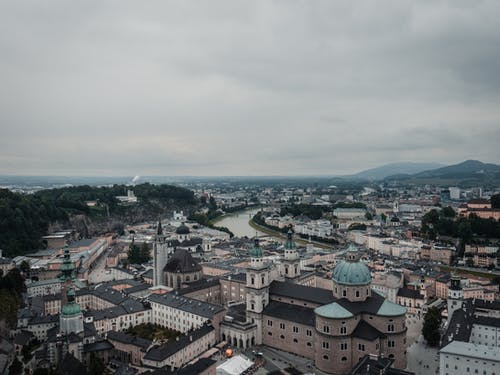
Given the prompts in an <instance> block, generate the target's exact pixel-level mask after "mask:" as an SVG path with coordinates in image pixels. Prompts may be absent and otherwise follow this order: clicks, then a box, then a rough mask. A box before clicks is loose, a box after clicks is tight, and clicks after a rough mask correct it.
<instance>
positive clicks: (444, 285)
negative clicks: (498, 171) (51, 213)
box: [0, 179, 500, 375]
mask: <svg viewBox="0 0 500 375" xmlns="http://www.w3.org/2000/svg"><path fill="white" fill-rule="evenodd" d="M182 185H183V187H182V188H173V187H168V186H163V185H158V187H154V185H149V184H146V185H141V181H135V182H134V183H129V184H127V185H124V186H123V187H116V186H115V187H114V188H106V187H95V188H93V187H89V186H87V187H78V186H75V187H63V188H61V187H57V188H53V189H50V190H43V189H42V190H40V191H39V192H36V191H31V192H29V194H27V192H19V190H16V189H13V190H15V191H17V192H8V190H3V194H4V196H5V198H4V199H7V197H8V198H9V199H12V202H18V199H17V197H23V196H24V197H26V199H40V198H41V197H45V198H44V199H49V198H48V197H49V195H48V194H49V193H50V194H51V195H50V197H51V199H54V202H55V203H54V205H55V206H54V207H55V209H59V208H61V207H63V208H64V209H65V211H64V212H65V214H66V215H67V216H64V215H63V216H61V218H59V219H58V220H55V221H54V223H52V224H51V225H50V226H49V227H47V228H48V230H47V231H46V233H44V234H43V236H41V238H40V239H39V242H36V243H35V246H34V247H33V249H27V248H26V247H24V248H23V249H24V250H22V249H21V250H19V248H18V247H16V246H15V243H14V239H12V238H10V239H5V238H3V239H2V240H3V241H4V242H3V243H4V244H5V245H6V248H5V249H3V253H2V254H1V258H0V267H1V274H2V278H1V281H0V293H1V295H2V300H3V301H4V306H2V308H0V312H1V314H2V316H1V317H2V326H1V333H2V337H1V345H0V372H2V373H8V374H24V373H32V374H37V375H40V374H59V373H60V374H69V373H71V374H86V373H90V374H102V373H109V374H127V375H128V374H130V375H133V374H151V375H152V374H155V375H156V374H173V373H175V374H267V373H271V374H369V373H377V374H457V373H471V374H474V373H480V374H494V373H496V371H497V370H495V368H498V367H499V366H500V356H499V350H500V349H499V348H500V298H499V296H500V290H499V283H500V264H499V259H500V250H499V249H500V245H499V242H500V223H499V219H500V194H499V193H500V188H498V187H494V186H491V185H490V186H482V185H475V186H467V187H464V186H462V187H458V186H449V187H443V186H439V185H430V184H424V185H411V184H405V183H396V182H387V181H385V182H383V183H365V182H359V181H358V182H340V183H338V184H337V185H334V184H327V183H325V182H324V181H322V182H321V183H309V182H308V181H307V180H306V179H301V180H297V181H291V182H290V181H272V182H269V181H265V182H258V183H257V182H256V183H253V184H249V183H247V182H245V181H243V182H242V181H239V180H231V181H220V182H213V181H209V182H207V181H187V182H184V183H183V184H182ZM106 189H115V190H109V191H110V192H113V194H115V195H114V196H109V194H108V193H107V192H108V190H106ZM115 191H116V192H119V194H118V193H114V192H115ZM47 192H48V193H47ZM12 194H14V195H12ZM15 194H17V195H15ZM44 194H45V195H44ZM99 194H100V195H99ZM158 194H160V195H158ZM161 194H163V196H161ZM166 194H170V195H168V199H167V198H166V197H167V195H166ZM61 197H65V198H64V200H62V198H61ZM173 197H175V198H173ZM90 198H93V199H90ZM163 198H165V202H168V203H167V204H166V205H165V206H161V207H162V209H161V210H160V212H161V213H160V214H159V215H157V216H156V215H152V216H155V217H152V216H149V217H150V219H147V220H144V221H140V220H139V221H138V220H135V219H134V216H133V214H131V213H134V212H135V213H137V212H141V215H144V213H143V211H141V210H140V209H143V208H144V207H150V208H149V210H154V209H156V208H158V207H160V206H153V205H152V204H153V203H152V202H153V201H155V202H156V203H158V202H160V203H161V202H163V200H162V199H163ZM105 199H108V200H107V201H105ZM176 199H177V200H176ZM146 201H147V204H146ZM61 202H62V203H61ZM68 202H70V203H68ZM75 202H76V203H79V205H78V204H76V203H75ZM160 203H158V204H160ZM10 204H11V206H12V205H14V204H15V203H10ZM154 207H156V208H154ZM2 209H3V210H4V214H5V215H8V213H9V212H10V211H5V210H6V208H2ZM155 212H156V211H155ZM120 215H121V217H123V218H124V219H123V221H122V222H119V223H118V224H117V223H116V220H118V219H117V217H120ZM81 216H84V218H83V219H82V218H81ZM5 217H7V216H5ZM75 217H78V218H79V220H76V219H75ZM141 217H142V216H141ZM144 217H145V218H147V217H148V216H147V215H146V216H144ZM26 220H28V219H26ZM110 221H112V222H113V225H114V228H115V229H114V230H111V229H110V226H109V225H108V224H109V223H108V222H110ZM127 221H129V222H127ZM26 222H28V221H26ZM82 222H83V223H86V224H85V226H83V227H82V225H83V224H82ZM70 223H73V224H75V225H77V226H78V227H76V226H75V227H72V226H71V224H70ZM93 223H94V224H95V223H100V224H99V225H94V224H93ZM103 223H104V224H103ZM64 225H69V226H66V227H64ZM82 228H84V229H82ZM100 232H101V233H100ZM9 233H10V232H9ZM16 233H17V232H16ZM7 240H8V241H7ZM9 241H10V242H9ZM23 246H28V245H23ZM458 369H460V370H458ZM464 369H466V370H464ZM373 371H375V372H373ZM464 371H465V372H464Z"/></svg>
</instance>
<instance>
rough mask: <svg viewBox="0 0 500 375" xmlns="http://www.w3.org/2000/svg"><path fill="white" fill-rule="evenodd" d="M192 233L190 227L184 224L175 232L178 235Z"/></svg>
mask: <svg viewBox="0 0 500 375" xmlns="http://www.w3.org/2000/svg"><path fill="white" fill-rule="evenodd" d="M190 232H191V231H190V230H189V227H188V226H187V225H186V224H184V223H182V224H181V225H179V227H178V228H177V229H176V230H175V233H177V234H189V233H190Z"/></svg>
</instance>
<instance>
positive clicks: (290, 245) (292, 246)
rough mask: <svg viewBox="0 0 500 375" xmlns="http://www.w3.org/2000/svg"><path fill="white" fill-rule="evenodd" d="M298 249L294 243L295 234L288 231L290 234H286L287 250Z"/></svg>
mask: <svg viewBox="0 0 500 375" xmlns="http://www.w3.org/2000/svg"><path fill="white" fill-rule="evenodd" d="M295 248H296V245H295V242H294V241H293V232H292V229H291V228H290V229H288V233H287V234H286V243H285V249H287V250H294V249H295Z"/></svg>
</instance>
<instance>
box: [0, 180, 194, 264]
mask: <svg viewBox="0 0 500 375" xmlns="http://www.w3.org/2000/svg"><path fill="white" fill-rule="evenodd" d="M129 188H131V187H127V186H125V185H114V186H111V187H95V186H88V185H83V186H74V187H65V188H58V189H49V190H42V191H39V192H37V193H35V194H19V193H13V192H11V191H9V190H6V189H0V249H3V250H4V252H5V255H7V256H16V255H21V254H26V253H28V252H30V251H32V250H35V249H38V248H40V247H42V246H43V244H42V243H41V241H40V240H41V237H42V236H43V235H45V234H47V231H48V230H49V228H50V227H51V226H52V225H54V224H55V223H59V225H60V226H61V227H65V226H68V225H74V222H73V219H74V218H76V217H78V218H79V219H80V222H84V224H85V227H84V229H85V230H84V231H80V230H79V231H80V232H81V233H82V232H86V233H83V234H84V235H92V234H96V233H97V232H98V231H99V230H101V229H102V231H106V230H108V229H109V227H110V225H109V223H113V225H115V226H116V228H119V227H120V226H121V227H123V224H127V223H129V222H130V221H132V220H134V219H137V220H148V219H152V218H157V217H158V216H159V215H162V214H165V213H166V212H167V210H172V209H176V208H179V207H180V208H185V207H186V206H191V205H195V204H196V203H197V200H196V198H195V196H194V194H193V192H192V191H190V190H188V189H184V188H181V187H177V186H171V185H152V184H141V185H136V186H134V187H133V188H132V190H133V191H134V194H135V195H136V197H137V198H138V200H139V202H138V203H137V204H130V205H128V204H125V205H123V204H120V203H119V201H118V200H117V199H116V198H115V197H116V196H119V195H126V191H127V189H129ZM87 201H96V202H97V205H96V206H94V207H89V206H88V205H87V204H86V202H87ZM89 223H91V224H92V231H89V230H88V227H89V226H90V224H89ZM117 223H118V224H119V225H116V224H117ZM77 229H79V228H77Z"/></svg>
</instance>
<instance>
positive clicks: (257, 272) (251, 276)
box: [247, 238, 271, 345]
mask: <svg viewBox="0 0 500 375" xmlns="http://www.w3.org/2000/svg"><path fill="white" fill-rule="evenodd" d="M269 271H270V268H269V264H268V263H267V262H264V259H263V251H262V248H261V247H260V246H259V240H258V239H257V238H255V245H254V248H253V249H251V250H250V266H249V267H248V269H247V319H249V320H250V321H252V322H253V323H255V324H256V325H257V335H256V338H255V339H256V340H255V341H256V344H257V345H261V344H262V312H263V311H264V308H265V307H266V306H267V305H268V303H269V284H270V283H271V280H270V275H269V273H270V272H269Z"/></svg>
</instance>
